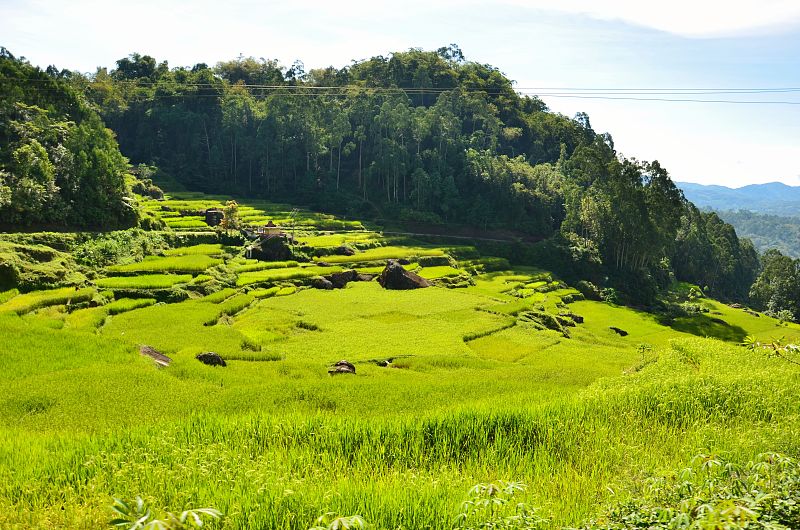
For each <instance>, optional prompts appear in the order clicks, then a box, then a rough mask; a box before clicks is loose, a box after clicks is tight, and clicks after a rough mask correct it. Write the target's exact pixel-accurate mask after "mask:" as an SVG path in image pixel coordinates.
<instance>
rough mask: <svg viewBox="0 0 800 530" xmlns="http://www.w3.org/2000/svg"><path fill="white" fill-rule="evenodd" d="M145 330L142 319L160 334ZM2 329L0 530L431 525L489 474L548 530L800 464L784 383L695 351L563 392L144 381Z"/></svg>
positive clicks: (40, 331) (530, 385) (519, 385)
mask: <svg viewBox="0 0 800 530" xmlns="http://www.w3.org/2000/svg"><path fill="white" fill-rule="evenodd" d="M347 291H348V290H345V291H342V293H346V292H347ZM431 291H433V289H432V290H431ZM421 292H422V291H420V293H421ZM443 292H445V293H447V292H448V291H443ZM303 293H305V291H304V292H303ZM303 293H300V295H302V294H303ZM320 294H331V293H320ZM334 294H335V293H334ZM300 295H296V296H293V297H288V298H285V299H284V300H285V302H284V303H286V302H289V301H291V300H292V299H293V298H296V297H298V296H300ZM376 303H377V301H376ZM184 304H188V303H184ZM181 305H183V304H181ZM201 305H204V306H206V307H214V305H213V304H195V306H196V307H200V306H201ZM159 307H162V308H164V307H168V306H153V307H150V308H145V309H140V310H136V311H133V312H131V313H126V314H124V315H118V316H116V317H114V318H113V319H112V321H111V323H110V324H109V325H115V324H116V325H118V326H119V324H120V320H121V319H122V318H124V317H128V316H131V317H132V316H135V315H136V314H140V313H142V312H147V311H155V310H157V309H158V308H159ZM293 307H294V306H293ZM412 307H414V308H418V307H419V306H418V304H409V305H406V306H404V309H406V310H411V308H412ZM187 309H188V308H184V309H183V310H182V311H181V313H182V314H184V315H186V314H187ZM269 311H280V309H274V308H273V309H270V310H269ZM269 311H268V313H269ZM365 311H366V312H368V311H369V310H368V309H367V310H365ZM353 312H359V310H358V309H355V308H354V309H352V310H351V311H350V316H352V314H353ZM415 312H416V314H417V316H422V315H424V311H423V310H420V309H417V310H415ZM189 313H191V311H189ZM248 313H250V312H247V313H246V314H248ZM253 314H260V313H253ZM287 314H291V313H287ZM409 314H411V313H409ZM158 316H162V317H163V315H153V318H151V319H148V320H149V322H150V323H151V325H154V326H157V327H159V330H163V329H165V326H164V325H161V326H159V325H158V322H159V321H161V320H163V318H161V319H159V318H158ZM317 316H318V317H321V313H320V315H317ZM345 316H348V315H342V318H344V317H345ZM330 318H331V319H332V318H333V317H330ZM278 320H279V318H278V317H277V316H276V317H275V318H274V319H272V318H270V317H269V316H268V315H267V316H264V317H263V321H264V322H277V321H278ZM109 325H107V326H106V327H109ZM282 325H283V326H285V327H287V329H291V322H290V321H289V320H283V321H282ZM216 327H217V326H213V327H212V329H213V328H216ZM0 328H1V329H2V331H3V334H4V336H8V337H9V338H10V340H9V341H7V343H6V344H5V349H4V355H3V356H2V357H0V362H2V366H0V368H2V370H0V374H2V375H0V385H2V387H1V388H2V390H3V391H4V395H6V396H12V397H11V399H7V400H6V401H5V402H3V405H2V407H0V421H2V427H0V439H1V440H2V442H3V443H2V445H0V463H2V465H0V473H2V477H0V478H2V479H3V480H2V481H0V505H2V506H3V508H4V509H3V510H2V511H0V526H2V527H13V526H14V525H21V526H25V527H34V528H36V527H43V528H44V527H96V526H102V524H103V523H104V522H105V521H106V520H107V519H108V517H109V515H108V514H109V512H108V508H107V506H108V505H109V504H110V495H114V496H118V497H124V498H133V496H135V495H137V494H143V495H144V496H145V497H146V498H147V499H148V500H149V501H150V502H151V503H153V504H154V505H156V506H159V507H163V508H166V509H171V510H180V509H183V508H184V507H189V506H215V507H217V508H219V509H221V510H222V511H223V512H224V513H226V514H228V515H227V519H226V521H225V523H224V525H225V526H226V527H231V528H252V527H266V528H287V527H288V528H307V527H308V526H310V525H311V523H312V522H313V520H314V519H315V518H316V517H317V516H318V515H319V514H320V513H322V512H325V511H333V512H336V513H339V514H354V513H358V514H360V515H362V516H363V517H364V518H365V519H366V520H367V521H369V522H372V523H373V524H375V525H376V526H377V527H380V528H396V527H398V526H403V527H406V528H419V527H430V528H442V529H444V528H450V527H451V526H450V525H451V521H452V517H453V516H454V515H455V514H456V513H458V509H459V503H460V501H461V500H463V499H464V496H465V495H466V490H467V489H468V488H469V487H470V486H471V485H472V484H474V483H476V482H482V481H489V480H496V479H498V478H504V479H509V480H520V481H524V482H525V483H527V484H528V485H529V488H528V490H527V491H526V492H525V493H524V495H523V496H522V497H521V498H520V500H524V501H525V502H527V503H529V504H532V505H535V506H539V507H541V508H542V509H543V511H544V513H545V514H547V515H551V516H552V517H553V518H554V519H553V526H554V527H560V526H562V525H578V524H580V523H581V522H583V521H586V520H587V519H588V518H589V517H592V516H593V515H598V514H599V513H601V512H602V508H601V506H602V505H604V504H612V503H617V502H621V501H625V500H626V499H634V498H637V499H638V498H639V496H640V494H641V488H642V482H641V481H640V479H641V478H642V477H646V476H650V475H659V474H667V473H670V472H671V471H673V470H679V469H681V468H683V467H685V466H686V465H687V464H688V462H689V461H690V460H691V458H692V456H693V455H694V454H695V453H698V452H701V451H703V450H707V449H708V448H711V449H712V450H714V451H717V452H722V453H724V454H725V455H727V456H728V457H729V458H731V459H733V460H734V461H737V460H745V459H750V458H752V456H753V455H754V454H756V453H758V452H761V451H764V450H780V451H783V452H786V453H790V454H797V452H798V451H800V442H798V439H797V438H796V436H794V435H793V434H792V433H793V431H794V430H796V429H797V428H798V427H800V422H798V410H797V407H796V402H797V398H798V397H800V396H798V390H797V388H798V387H797V385H796V382H797V380H798V378H800V372H798V371H797V370H796V369H792V368H791V367H789V366H788V365H786V364H781V363H780V362H779V361H778V360H766V359H764V358H763V357H761V356H759V355H754V354H753V353H752V352H748V351H747V350H744V349H741V348H738V347H735V346H726V345H723V344H722V343H719V342H715V341H708V340H703V339H688V340H677V341H675V342H673V343H671V344H670V345H668V346H666V347H664V348H659V349H657V350H656V351H655V352H654V353H655V354H656V356H657V359H658V360H657V361H654V362H653V363H650V364H649V365H647V366H645V367H644V368H643V369H641V370H640V371H635V372H632V373H631V375H628V376H624V377H620V376H619V374H620V372H619V371H618V368H615V367H614V366H613V365H609V366H607V367H606V368H602V367H603V366H604V365H605V362H604V360H603V355H602V354H601V355H598V356H596V358H595V361H594V362H595V365H596V366H597V368H598V369H599V370H600V371H599V372H598V373H596V374H594V376H591V375H587V376H584V377H582V378H576V377H575V374H578V373H579V371H580V370H581V367H582V366H584V365H585V361H586V359H587V357H589V356H590V354H589V353H587V354H586V355H585V356H582V357H579V358H574V357H571V356H566V357H564V358H562V359H561V362H560V367H561V368H562V369H558V368H556V367H555V365H556V363H555V362H553V368H547V367H541V366H538V365H531V364H527V363H526V364H518V363H513V362H501V361H481V360H478V359H472V360H469V358H463V359H460V358H459V357H458V356H451V355H448V356H444V357H443V356H441V355H431V356H427V357H425V359H426V360H425V362H424V363H423V362H420V361H418V362H417V363H416V364H413V363H411V364H409V365H407V366H408V368H406V369H396V368H394V369H393V368H380V367H377V366H375V365H371V364H368V363H358V369H359V375H357V376H355V377H350V378H347V377H345V378H336V379H331V378H330V377H329V376H328V375H327V374H326V373H325V368H324V365H321V364H318V363H316V362H308V361H306V360H304V359H295V360H292V359H291V358H289V357H287V358H286V359H285V360H283V361H279V362H271V363H246V362H240V363H237V362H235V361H232V362H230V364H229V367H228V368H226V369H213V368H208V367H204V366H202V365H200V364H199V363H197V362H196V361H194V359H192V358H191V356H190V355H188V354H187V355H183V354H180V353H178V354H175V359H176V360H175V362H174V363H173V366H171V367H170V368H168V369H165V370H157V369H155V368H154V367H153V366H152V363H151V362H150V361H149V360H147V359H144V358H142V357H140V356H139V355H138V354H136V353H135V351H133V348H132V347H130V346H126V345H125V343H124V342H120V341H117V340H109V339H108V338H106V337H107V335H106V333H105V331H104V332H103V335H102V336H99V337H98V336H89V335H78V334H72V333H70V332H69V331H66V330H61V331H55V330H51V329H48V328H46V327H39V326H37V325H35V324H34V323H23V322H22V321H20V320H19V319H17V318H9V317H0ZM120 329H125V330H126V333H127V332H129V331H130V330H131V329H133V328H131V327H130V326H120ZM159 330H153V331H152V333H153V336H155V335H156V334H157V333H158V331H159ZM162 333H163V331H162ZM304 333H314V332H308V331H305V332H304ZM191 335H194V333H192V334H191ZM186 338H187V337H184V339H186ZM136 340H139V337H138V336H137V337H136V338H128V339H125V342H128V343H130V342H129V341H136ZM189 340H192V339H191V338H189ZM176 347H178V348H182V346H181V345H178V346H176ZM32 350H34V351H38V352H40V353H41V354H42V355H41V356H31V355H30V354H29V352H30V351H32ZM317 356H318V357H324V356H325V355H319V354H317ZM448 359H450V360H449V361H448ZM634 361H635V359H634V358H633V355H631V358H630V362H632V363H633V362H634ZM400 364H402V363H400ZM634 364H635V363H634ZM414 366H416V368H414ZM564 367H574V369H573V371H572V372H567V373H565V372H564V371H563V368H564ZM600 374H606V375H607V376H613V377H611V378H608V377H607V378H605V379H597V376H598V375H600ZM487 381H491V382H492V383H491V384H487ZM85 388H92V389H93V391H92V393H91V394H87V393H86V392H85V391H84V389H85ZM123 389H124V391H123ZM82 433H86V434H82ZM642 433H646V436H643V435H642ZM23 491H24V494H23V493H22V492H23ZM331 491H335V492H337V494H336V495H331V494H330V492H331ZM265 498H266V499H270V502H264V499H265ZM421 501H422V502H421ZM62 508H63V509H62Z"/></svg>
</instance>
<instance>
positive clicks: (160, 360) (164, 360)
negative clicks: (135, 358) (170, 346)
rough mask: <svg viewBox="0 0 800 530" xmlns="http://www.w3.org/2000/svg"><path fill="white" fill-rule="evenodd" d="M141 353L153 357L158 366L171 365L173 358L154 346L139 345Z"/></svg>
mask: <svg viewBox="0 0 800 530" xmlns="http://www.w3.org/2000/svg"><path fill="white" fill-rule="evenodd" d="M139 353H140V354H142V355H144V356H146V357H150V358H151V359H153V360H154V361H155V362H156V364H157V365H158V366H169V364H170V363H171V362H172V359H170V358H169V357H167V356H166V355H164V354H163V353H161V352H159V351H158V350H156V349H155V348H153V347H152V346H144V345H141V346H139Z"/></svg>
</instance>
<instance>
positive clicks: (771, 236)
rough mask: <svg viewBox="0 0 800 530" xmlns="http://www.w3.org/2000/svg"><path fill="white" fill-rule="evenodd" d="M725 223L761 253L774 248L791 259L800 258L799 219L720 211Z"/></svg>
mask: <svg viewBox="0 0 800 530" xmlns="http://www.w3.org/2000/svg"><path fill="white" fill-rule="evenodd" d="M719 216H720V217H722V218H723V219H724V220H725V222H728V223H730V224H732V225H733V226H734V227H736V231H737V233H739V234H741V235H743V236H744V237H747V238H748V239H750V240H752V241H753V244H754V245H755V247H756V248H757V249H758V250H759V251H762V252H765V251H767V250H769V249H771V248H776V249H778V250H780V251H781V252H783V253H784V254H786V255H787V256H791V257H793V258H800V218H798V217H783V216H780V215H769V214H762V213H756V212H750V211H747V210H738V211H720V212H719Z"/></svg>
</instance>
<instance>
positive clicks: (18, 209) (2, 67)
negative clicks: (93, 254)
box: [0, 48, 136, 230]
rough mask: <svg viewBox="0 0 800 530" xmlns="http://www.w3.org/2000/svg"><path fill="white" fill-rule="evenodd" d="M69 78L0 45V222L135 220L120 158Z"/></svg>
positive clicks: (100, 224)
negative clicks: (128, 200) (16, 54)
mask: <svg viewBox="0 0 800 530" xmlns="http://www.w3.org/2000/svg"><path fill="white" fill-rule="evenodd" d="M72 77H73V76H70V75H68V73H66V72H65V73H63V74H58V73H57V72H56V71H55V70H54V69H52V68H50V69H48V70H47V71H42V70H40V69H38V68H34V67H32V66H31V65H30V64H28V63H27V62H25V61H24V60H20V59H17V58H15V57H14V56H13V55H11V54H10V53H9V52H8V51H7V50H6V49H5V48H0V228H26V227H31V226H35V227H39V228H41V227H47V228H64V227H80V228H95V229H106V230H107V229H111V228H120V227H126V226H131V225H132V224H135V223H136V212H135V211H134V209H133V206H132V205H131V204H127V203H126V202H125V201H124V198H125V195H126V188H125V181H124V174H125V171H126V168H127V161H126V160H125V158H124V157H123V156H122V154H121V153H120V152H119V147H118V146H117V142H116V141H115V139H114V136H113V134H112V133H111V131H109V130H108V129H106V128H105V126H104V124H103V121H102V120H101V118H100V117H99V115H98V114H97V112H96V110H94V109H93V108H92V106H91V105H89V104H88V103H87V102H86V100H85V98H84V96H83V94H82V91H81V90H79V89H76V88H75V87H74V86H72V82H71V81H72V79H71V78H72Z"/></svg>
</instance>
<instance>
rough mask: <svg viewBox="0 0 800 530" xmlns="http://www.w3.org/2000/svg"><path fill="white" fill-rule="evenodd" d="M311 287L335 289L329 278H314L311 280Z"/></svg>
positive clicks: (327, 289)
mask: <svg viewBox="0 0 800 530" xmlns="http://www.w3.org/2000/svg"><path fill="white" fill-rule="evenodd" d="M311 287H313V288H314V289H325V290H326V291H330V290H331V289H333V283H332V282H331V281H330V280H329V279H327V278H314V279H313V280H312V281H311Z"/></svg>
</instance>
